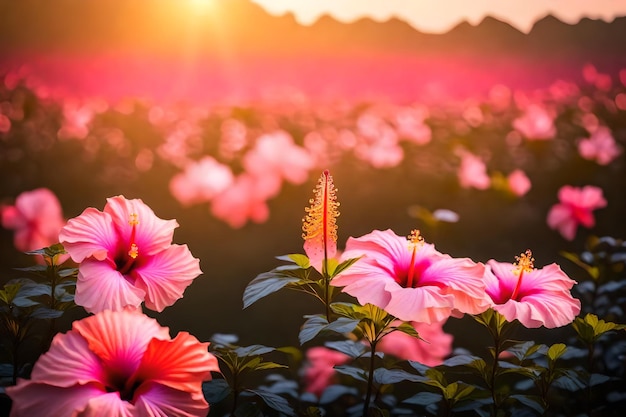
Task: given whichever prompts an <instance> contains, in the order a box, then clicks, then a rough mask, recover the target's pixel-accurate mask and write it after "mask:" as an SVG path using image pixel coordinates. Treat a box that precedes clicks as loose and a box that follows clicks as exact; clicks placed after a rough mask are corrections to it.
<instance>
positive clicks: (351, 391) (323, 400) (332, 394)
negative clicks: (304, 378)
mask: <svg viewBox="0 0 626 417" xmlns="http://www.w3.org/2000/svg"><path fill="white" fill-rule="evenodd" d="M344 395H350V396H353V397H356V396H358V395H359V390H357V389H356V388H355V387H347V386H345V385H330V386H328V387H326V389H325V390H324V392H322V395H321V397H320V404H329V403H332V402H334V401H335V400H337V399H338V398H339V397H342V396H344Z"/></svg>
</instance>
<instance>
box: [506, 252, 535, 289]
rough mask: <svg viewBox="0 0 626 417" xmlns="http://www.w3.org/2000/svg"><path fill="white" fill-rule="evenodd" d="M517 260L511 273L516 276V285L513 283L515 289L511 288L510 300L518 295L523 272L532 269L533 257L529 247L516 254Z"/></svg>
mask: <svg viewBox="0 0 626 417" xmlns="http://www.w3.org/2000/svg"><path fill="white" fill-rule="evenodd" d="M515 259H516V260H517V263H516V264H515V265H516V268H515V269H514V270H513V273H514V274H515V275H517V276H518V278H517V285H515V289H514V290H513V294H511V300H515V301H519V300H517V297H518V296H519V289H520V287H521V286H522V278H523V277H524V272H532V271H533V269H534V262H535V258H533V253H532V252H531V251H530V249H526V252H524V253H522V254H521V255H520V256H516V257H515Z"/></svg>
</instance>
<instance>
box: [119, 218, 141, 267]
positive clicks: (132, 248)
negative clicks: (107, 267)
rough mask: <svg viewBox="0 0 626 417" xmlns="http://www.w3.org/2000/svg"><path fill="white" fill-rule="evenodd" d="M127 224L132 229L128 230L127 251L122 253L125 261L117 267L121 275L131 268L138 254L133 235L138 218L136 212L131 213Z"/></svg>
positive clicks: (135, 231)
mask: <svg viewBox="0 0 626 417" xmlns="http://www.w3.org/2000/svg"><path fill="white" fill-rule="evenodd" d="M128 224H130V225H131V226H132V229H131V232H130V242H129V245H128V252H126V253H125V254H124V257H123V258H124V260H125V262H124V263H123V264H122V266H121V268H118V271H119V272H120V274H122V275H125V274H127V273H128V271H130V269H131V268H132V266H133V264H134V263H135V260H136V259H137V257H138V256H139V247H138V246H137V244H136V243H135V235H136V233H137V225H138V224H139V219H138V216H137V213H131V215H130V220H129V221H128Z"/></svg>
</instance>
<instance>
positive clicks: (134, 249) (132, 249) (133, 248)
mask: <svg viewBox="0 0 626 417" xmlns="http://www.w3.org/2000/svg"><path fill="white" fill-rule="evenodd" d="M128 256H130V257H131V258H133V259H135V258H137V256H139V248H138V247H137V245H135V244H134V243H133V244H131V245H130V250H129V251H128Z"/></svg>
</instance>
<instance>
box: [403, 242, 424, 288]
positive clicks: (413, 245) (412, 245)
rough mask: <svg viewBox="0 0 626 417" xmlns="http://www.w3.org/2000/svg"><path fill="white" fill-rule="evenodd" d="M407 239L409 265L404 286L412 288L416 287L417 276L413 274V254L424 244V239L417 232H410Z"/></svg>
mask: <svg viewBox="0 0 626 417" xmlns="http://www.w3.org/2000/svg"><path fill="white" fill-rule="evenodd" d="M407 239H408V240H409V249H410V250H411V262H410V263H409V270H408V272H407V274H406V280H405V283H404V284H405V287H406V288H413V287H415V286H417V277H416V275H417V274H416V273H415V253H416V252H417V250H418V249H419V248H421V247H422V245H423V244H424V238H423V237H422V236H421V235H420V231H419V230H412V231H411V234H410V235H409V236H408V238H407Z"/></svg>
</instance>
